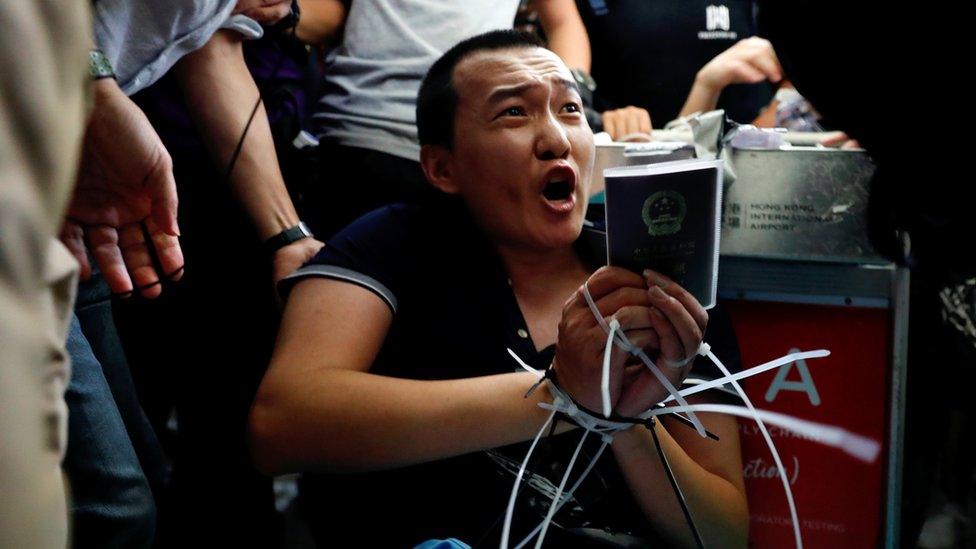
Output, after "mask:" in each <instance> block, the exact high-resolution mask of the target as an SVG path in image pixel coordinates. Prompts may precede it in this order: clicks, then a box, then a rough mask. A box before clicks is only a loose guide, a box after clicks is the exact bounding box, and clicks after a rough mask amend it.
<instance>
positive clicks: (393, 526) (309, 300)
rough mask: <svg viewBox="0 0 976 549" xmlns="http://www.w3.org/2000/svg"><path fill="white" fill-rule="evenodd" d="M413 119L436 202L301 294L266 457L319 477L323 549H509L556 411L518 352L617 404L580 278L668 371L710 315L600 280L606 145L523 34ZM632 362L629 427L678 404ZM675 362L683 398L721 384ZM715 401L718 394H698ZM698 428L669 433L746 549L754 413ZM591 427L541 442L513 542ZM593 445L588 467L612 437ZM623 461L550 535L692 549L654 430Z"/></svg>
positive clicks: (492, 42) (401, 210) (709, 514)
mask: <svg viewBox="0 0 976 549" xmlns="http://www.w3.org/2000/svg"><path fill="white" fill-rule="evenodd" d="M417 125H418V129H419V135H420V141H421V144H422V146H423V149H422V154H421V163H422V166H423V169H424V172H425V174H426V176H427V179H428V180H429V181H430V183H431V184H432V185H434V186H435V187H436V188H438V189H440V190H441V191H443V193H441V195H442V196H440V197H439V198H437V199H435V200H433V201H432V202H431V203H429V204H424V205H415V206H406V205H394V206H389V207H386V208H383V209H380V210H377V211H374V212H373V213H370V214H368V215H366V216H364V217H362V218H361V219H359V220H358V221H357V222H355V223H354V224H353V225H351V226H350V227H348V228H347V229H346V230H344V231H343V232H341V233H340V234H339V235H338V236H336V237H335V238H334V239H333V240H332V241H330V242H329V243H328V245H327V246H326V247H325V248H324V250H323V251H322V252H320V253H319V254H318V255H317V256H316V257H315V258H314V259H313V260H312V261H311V262H309V263H308V264H307V265H305V266H304V267H302V268H301V269H299V270H298V271H297V272H295V273H294V274H293V275H292V276H291V277H289V278H288V279H287V280H286V282H285V289H286V290H288V291H289V296H288V302H287V307H286V311H285V315H284V320H283V322H282V326H281V333H280V335H279V338H278V343H277V347H276V350H275V354H274V357H273V359H272V363H271V366H270V368H269V370H268V372H267V374H266V376H265V379H264V381H263V383H262V385H261V389H260V391H259V394H258V397H257V400H256V401H255V403H254V407H253V410H252V415H251V431H252V432H251V436H252V442H253V447H254V456H255V459H256V460H257V462H258V464H259V465H260V466H261V467H262V468H263V469H264V470H266V471H267V472H269V473H283V472H292V471H302V472H311V473H312V474H306V475H305V476H304V478H303V484H302V503H303V508H304V509H305V510H306V511H307V513H306V516H307V517H308V518H309V520H310V523H311V524H312V526H313V529H315V530H316V532H315V533H316V537H317V539H318V541H319V542H320V543H322V544H329V545H335V546H339V547H345V546H352V545H359V544H364V543H368V544H370V545H375V546H380V547H409V546H412V545H414V544H416V543H419V542H421V541H423V540H425V539H428V538H444V537H456V538H459V539H461V540H463V541H465V542H467V543H469V544H471V545H480V544H484V543H490V544H495V545H497V543H498V538H499V534H500V532H501V529H502V522H503V515H504V513H505V508H506V504H507V501H508V497H509V494H510V491H511V488H512V485H513V482H514V479H515V474H516V473H517V471H518V468H519V465H520V462H521V460H522V458H523V456H524V455H525V453H526V450H527V447H528V444H527V443H526V441H528V440H530V439H531V438H532V437H533V436H534V435H535V433H536V432H537V431H538V430H539V428H540V427H541V426H542V424H543V423H544V422H545V420H546V418H547V417H548V412H547V411H546V410H543V409H540V408H539V407H538V404H539V403H540V402H549V401H551V400H552V394H551V393H550V388H549V385H548V383H543V384H542V385H541V386H539V388H538V389H537V390H535V391H534V392H531V393H530V394H529V395H528V396H526V393H527V391H528V390H529V388H530V387H531V386H532V385H533V384H534V383H535V382H536V378H535V377H534V376H532V375H531V374H529V373H527V372H525V371H523V370H521V369H520V368H519V367H518V365H517V364H516V363H515V361H514V360H513V359H512V358H511V357H510V356H509V354H508V352H507V349H509V348H510V349H512V350H514V351H515V352H516V353H517V354H518V355H519V356H521V357H522V358H523V359H524V360H526V361H527V362H529V363H530V364H531V365H533V366H534V367H536V368H543V369H544V368H547V367H549V366H550V364H551V365H552V368H553V369H554V371H555V375H556V378H557V379H558V382H559V385H560V387H561V388H562V389H563V390H564V391H566V392H567V393H568V394H569V395H570V396H571V397H572V398H573V399H574V400H576V401H577V402H578V403H580V404H581V405H582V406H585V407H587V408H589V409H591V410H598V409H600V403H601V396H600V372H601V365H602V359H603V349H604V346H605V344H606V334H605V333H604V331H603V330H602V328H601V327H600V326H599V325H598V323H597V320H596V319H595V318H594V317H593V315H592V314H591V312H590V309H589V307H588V306H587V303H586V301H585V300H584V297H583V293H582V291H581V286H582V285H583V284H584V283H587V285H588V288H589V290H590V293H591V295H592V297H593V299H594V300H595V301H596V305H597V307H598V308H599V310H600V312H601V314H602V315H603V316H604V317H605V318H607V319H609V318H610V317H616V318H617V319H618V321H619V322H620V324H621V326H622V329H623V330H624V331H626V333H627V335H628V337H629V338H630V340H631V341H633V342H635V343H638V344H640V345H643V346H644V347H645V349H647V352H648V354H650V355H651V356H652V357H655V358H660V359H662V360H668V361H671V362H680V361H683V360H684V359H685V358H686V357H688V356H691V355H693V354H694V353H695V351H696V350H697V349H698V346H699V344H700V342H701V339H702V334H703V333H704V331H705V325H706V323H707V321H708V315H707V313H706V312H705V311H704V310H703V309H702V307H701V306H700V305H699V304H698V302H697V301H695V300H694V298H692V297H691V296H690V295H689V294H688V293H687V292H685V291H684V290H683V289H682V288H680V287H679V286H678V285H677V284H674V283H670V282H669V281H667V280H666V279H663V278H662V277H660V276H658V275H656V274H655V273H652V272H648V273H646V276H645V277H642V276H638V275H636V274H634V273H631V272H628V271H624V270H621V269H616V268H609V267H602V268H601V267H600V266H601V265H602V261H604V260H605V252H600V251H594V249H593V247H592V246H590V244H591V243H592V242H591V240H592V239H590V238H589V237H591V236H593V235H591V234H588V233H587V231H584V230H583V224H584V214H585V211H586V202H587V197H588V191H589V188H590V179H591V172H592V170H593V158H594V145H593V134H592V132H591V131H590V128H589V127H588V126H587V123H586V119H585V117H584V116H583V114H582V106H581V101H580V96H579V93H578V90H577V88H576V85H575V83H574V81H573V78H572V75H571V74H570V72H569V70H568V69H567V68H566V66H565V65H564V64H563V63H562V61H560V60H559V58H558V57H557V56H556V55H555V54H553V53H552V52H550V51H549V50H546V49H544V48H542V47H540V46H539V45H538V43H537V42H534V41H533V40H532V39H529V38H527V37H525V36H524V35H521V34H519V33H516V32H513V31H496V32H492V33H488V34H484V35H481V36H477V37H474V38H471V39H469V40H466V41H464V42H462V43H460V44H458V45H457V46H455V47H454V48H453V49H451V50H450V51H448V52H447V53H446V54H444V56H443V57H442V58H441V59H440V60H439V61H437V63H435V64H434V65H433V67H432V68H431V70H430V73H429V74H428V75H427V78H426V79H425V81H424V84H423V86H422V88H421V91H420V96H419V98H418V107H417ZM348 183H349V184H354V182H348ZM601 253H602V255H601ZM628 356H629V355H626V354H625V353H622V352H620V351H619V350H618V351H615V352H614V354H613V360H612V369H611V372H612V375H611V402H612V404H613V410H614V413H616V414H618V415H621V416H634V415H636V414H638V413H639V412H641V411H643V410H645V409H647V408H649V407H651V406H652V405H654V404H655V403H657V402H659V401H661V400H662V399H663V398H664V397H666V396H667V393H666V391H665V390H664V389H663V388H662V387H661V385H660V384H659V383H658V382H657V380H656V379H655V378H654V377H653V376H652V375H651V373H650V372H649V371H648V370H647V369H646V368H644V367H643V365H640V364H639V363H637V364H635V363H634V362H633V360H629V359H628ZM662 370H663V371H664V372H665V374H666V375H668V376H670V377H671V378H672V379H671V381H672V382H673V383H675V384H676V385H680V383H681V382H682V381H683V380H684V379H685V377H686V376H687V375H688V374H689V370H693V376H694V377H699V378H701V377H707V376H711V377H717V375H716V374H713V373H711V372H707V371H700V370H701V366H700V365H695V366H690V365H689V366H687V367H685V368H682V369H674V368H667V367H665V368H662ZM709 398H719V396H718V395H709V394H708V393H705V394H704V396H703V397H700V398H699V401H700V400H703V399H704V400H708V399H709ZM700 417H701V419H702V421H703V423H704V424H705V427H706V428H707V429H708V430H709V431H711V432H712V433H715V434H716V435H718V438H719V439H720V440H719V441H715V440H711V439H702V438H700V437H699V436H698V434H697V433H696V432H695V431H694V430H693V429H689V428H688V427H686V426H684V425H681V424H678V423H676V422H673V420H668V419H666V420H664V421H663V422H659V423H657V424H656V425H654V426H653V427H651V428H652V429H654V430H655V432H656V434H657V435H658V436H659V438H660V439H661V443H662V446H663V450H664V453H665V455H666V456H667V459H668V460H669V462H670V464H671V467H672V468H673V470H674V473H675V475H676V477H677V479H678V482H679V483H680V485H681V488H682V491H683V493H684V497H685V499H686V501H687V504H688V507H689V509H690V511H691V514H692V516H693V517H694V521H695V524H696V526H697V529H698V531H699V532H700V534H701V536H702V538H703V540H704V543H705V545H706V546H708V547H718V546H722V547H724V546H738V547H744V546H745V539H746V530H747V524H748V515H747V510H746V499H745V492H744V488H743V481H742V465H741V460H740V456H739V439H738V432H737V428H736V421H735V419H734V418H729V417H725V416H718V415H708V414H701V415H700ZM567 431H570V432H568V433H567ZM580 434H581V433H580V431H579V430H578V429H575V428H574V426H573V425H572V424H571V423H568V422H558V423H557V425H556V427H555V428H554V429H553V432H552V433H549V436H548V437H546V438H544V439H543V440H542V442H540V444H539V447H538V448H537V449H536V451H535V454H534V458H533V460H532V461H531V462H530V463H529V467H528V471H527V473H526V480H525V482H524V485H523V486H522V487H521V489H520V492H519V498H518V502H517V507H516V514H515V520H514V523H513V530H512V538H511V539H512V542H513V543H517V542H518V541H520V540H521V539H522V538H523V537H524V536H525V535H526V534H527V533H528V532H529V531H531V529H532V528H534V527H535V526H536V525H537V524H538V523H539V522H540V521H541V519H542V518H543V517H544V516H545V514H546V512H547V510H548V505H549V502H550V501H551V499H552V497H553V494H554V491H555V488H556V486H557V485H558V483H559V480H560V478H561V477H562V474H563V473H564V472H565V468H566V466H567V462H568V461H569V458H570V456H571V454H572V452H573V449H574V448H575V446H576V443H577V441H578V440H579V436H580ZM590 438H591V439H593V442H594V445H593V446H592V447H591V446H585V447H584V449H583V453H582V455H581V457H580V458H579V462H580V463H586V462H588V461H589V457H591V456H592V453H593V451H594V449H595V446H597V445H598V444H599V441H598V440H596V439H597V437H590ZM611 448H612V452H610V451H608V452H605V453H604V454H603V456H602V457H601V458H600V460H599V462H598V463H597V465H596V467H595V469H594V470H593V472H592V473H591V474H590V475H589V476H588V477H587V480H586V482H584V483H583V484H582V485H581V486H580V488H579V489H578V490H577V491H576V492H575V494H574V495H573V499H572V500H571V501H569V503H568V504H567V505H565V506H564V507H563V508H562V509H561V510H560V511H559V512H558V513H557V514H556V515H555V520H554V522H553V525H552V526H551V527H550V532H549V535H548V537H547V541H549V542H550V543H551V544H552V545H553V546H567V547H568V546H572V547H585V546H590V545H593V546H602V547H606V546H607V544H609V546H628V547H630V546H643V545H646V544H650V543H655V542H656V543H660V542H661V540H663V542H665V543H668V544H670V545H686V546H687V545H693V544H694V538H693V537H692V534H691V532H690V530H689V528H688V525H687V523H686V521H685V519H684V516H683V514H682V510H681V507H680V506H679V504H678V502H677V499H676V497H675V495H674V493H673V492H672V489H671V487H670V485H669V483H668V480H667V477H666V473H665V471H664V469H663V467H662V465H661V462H660V461H659V458H658V456H657V454H656V451H655V448H654V444H653V442H652V437H651V432H650V431H649V430H648V427H645V426H642V425H638V426H635V427H633V428H631V429H628V430H626V431H622V432H620V433H618V434H617V435H616V436H615V438H614V440H613V443H612V445H611ZM577 468H578V469H581V468H582V466H580V465H577ZM576 474H578V471H577V473H576ZM574 478H575V476H574Z"/></svg>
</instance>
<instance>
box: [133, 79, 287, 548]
mask: <svg viewBox="0 0 976 549" xmlns="http://www.w3.org/2000/svg"><path fill="white" fill-rule="evenodd" d="M154 100H156V101H162V99H159V98H155V97H154V96H149V97H148V98H142V100H141V102H142V104H143V107H144V109H145V110H146V112H147V114H148V115H149V117H150V120H151V121H152V122H153V124H154V126H155V127H156V128H157V130H158V131H159V133H160V135H161V136H162V137H163V140H164V143H165V144H166V147H167V149H168V150H169V152H170V154H171V156H172V157H173V165H174V175H175V177H176V182H177V190H178V193H179V201H180V203H179V225H180V230H181V233H182V236H181V239H180V242H181V245H182V248H183V253H184V259H185V265H186V268H185V272H184V275H183V278H182V280H181V281H179V282H177V283H170V282H165V283H164V284H163V292H162V295H161V296H160V297H159V298H157V299H154V300H146V299H142V298H141V297H139V296H134V297H132V298H129V299H125V300H117V301H116V303H115V305H116V307H115V313H116V319H117V325H118V328H119V332H120V334H121V335H122V339H123V343H124V345H125V349H126V354H127V356H128V358H129V362H130V364H131V366H132V369H133V375H134V377H135V379H136V384H137V387H138V389H139V392H140V399H141V401H142V404H143V407H144V408H145V410H146V413H147V415H148V416H149V418H150V421H151V422H152V423H153V426H154V427H155V429H156V432H157V433H158V434H159V435H160V438H161V440H162V442H163V445H164V449H165V450H166V452H167V454H168V455H169V457H170V458H171V459H172V461H173V473H172V479H171V483H170V487H169V490H168V491H167V493H166V494H165V497H164V499H163V501H162V502H161V504H160V515H159V521H158V528H157V531H158V533H159V534H158V537H159V541H160V542H161V545H164V546H172V547H205V546H214V547H217V546H220V547H237V546H239V547H274V546H277V544H278V540H279V539H280V519H279V517H278V516H277V514H276V512H275V509H274V499H273V493H272V483H271V479H270V478H268V477H266V476H264V475H261V474H260V473H259V472H258V471H257V470H256V469H255V468H254V466H253V465H252V462H251V458H250V454H249V452H248V448H247V417H248V413H249V410H250V405H251V402H252V400H253V398H254V395H255V393H256V391H257V387H258V384H259V383H260V381H261V377H262V375H263V373H264V371H265V369H266V368H267V365H268V363H269V361H270V356H271V350H272V348H273V345H274V337H275V332H276V330H277V322H278V312H277V308H276V305H275V301H274V294H273V289H272V280H271V258H270V257H269V256H268V254H267V253H266V252H265V251H264V249H263V248H262V246H261V241H260V238H259V236H258V235H257V234H256V231H255V229H254V228H253V226H252V224H251V222H250V220H249V219H248V218H247V216H246V214H245V213H244V212H243V211H242V209H241V208H240V206H239V205H238V201H237V200H236V199H235V198H234V196H233V194H232V192H231V188H230V185H228V184H226V183H225V182H224V181H223V170H221V169H218V168H217V167H215V166H214V165H213V163H212V161H211V160H210V158H209V156H208V155H207V154H206V153H205V152H204V151H205V149H204V148H203V147H202V146H201V145H200V144H199V143H198V142H196V141H195V140H192V139H189V137H190V136H192V135H194V134H193V130H192V128H191V127H187V126H180V124H179V120H178V117H177V115H175V114H172V113H173V111H172V110H171V109H172V105H171V104H166V103H162V104H160V103H154V102H153V101H154ZM174 411H175V419H176V424H177V429H176V431H175V433H174V432H173V430H172V429H168V428H167V425H169V424H170V419H171V415H172V414H173V413H174Z"/></svg>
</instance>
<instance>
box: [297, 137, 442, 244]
mask: <svg viewBox="0 0 976 549" xmlns="http://www.w3.org/2000/svg"><path fill="white" fill-rule="evenodd" d="M434 192H435V191H434V189H433V187H431V185H430V184H429V183H428V182H427V178H426V177H424V173H423V170H421V169H420V163H419V162H415V161H413V160H407V159H405V158H401V157H399V156H394V155H391V154H387V153H383V152H379V151H374V150H371V149H361V148H357V147H347V146H344V145H336V144H330V143H327V142H324V141H323V143H322V145H320V146H319V164H318V174H317V176H316V177H315V178H314V181H313V182H312V184H310V185H309V187H308V188H306V189H305V192H304V200H303V203H302V206H301V210H302V211H301V215H302V218H303V219H304V220H305V221H306V222H307V223H308V224H309V226H310V227H311V228H312V230H313V231H314V232H315V236H316V237H317V238H319V239H320V240H326V239H328V238H329V237H331V236H333V235H334V234H335V233H337V232H339V231H340V230H342V229H343V228H344V227H345V226H347V225H349V224H350V223H352V222H353V221H355V220H356V219H357V218H358V217H360V216H361V215H363V214H365V213H368V212H370V211H372V210H375V209H376V208H379V207H381V206H385V205H387V204H394V203H397V202H416V201H419V200H423V199H424V198H425V197H428V196H430V195H431V194H432V193H434Z"/></svg>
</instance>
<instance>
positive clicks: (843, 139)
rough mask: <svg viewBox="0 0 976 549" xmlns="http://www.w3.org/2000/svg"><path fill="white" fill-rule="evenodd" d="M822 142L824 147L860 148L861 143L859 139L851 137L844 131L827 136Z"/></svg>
mask: <svg viewBox="0 0 976 549" xmlns="http://www.w3.org/2000/svg"><path fill="white" fill-rule="evenodd" d="M820 144H821V145H823V146H824V147H838V148H841V149H860V148H861V144H860V143H858V142H857V139H851V138H850V137H848V135H847V134H846V133H844V132H834V133H832V134H830V135H828V136H827V137H825V138H823V139H821V140H820Z"/></svg>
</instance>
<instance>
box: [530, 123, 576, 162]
mask: <svg viewBox="0 0 976 549" xmlns="http://www.w3.org/2000/svg"><path fill="white" fill-rule="evenodd" d="M569 150H570V142H569V136H568V135H567V134H566V128H564V127H563V125H562V124H561V123H560V122H559V120H558V119H557V118H556V117H555V116H553V115H552V114H550V115H549V116H547V117H545V119H544V120H541V121H540V122H539V130H538V135H537V136H536V141H535V156H536V158H538V159H539V160H555V159H557V158H567V157H568V156H569Z"/></svg>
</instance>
